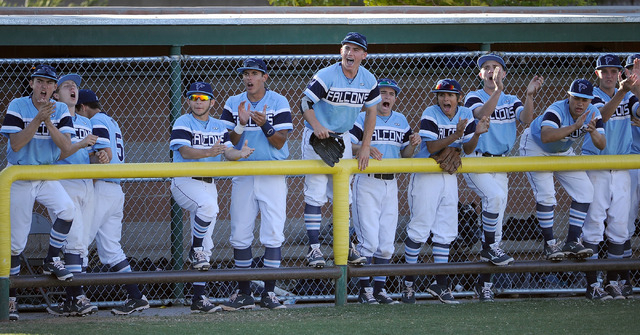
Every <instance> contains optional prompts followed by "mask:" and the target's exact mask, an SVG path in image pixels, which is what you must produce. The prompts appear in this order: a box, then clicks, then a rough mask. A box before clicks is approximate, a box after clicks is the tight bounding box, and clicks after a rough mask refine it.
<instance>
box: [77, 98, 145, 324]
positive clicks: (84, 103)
mask: <svg viewBox="0 0 640 335" xmlns="http://www.w3.org/2000/svg"><path fill="white" fill-rule="evenodd" d="M77 106H78V107H76V109H77V111H78V113H79V114H81V115H83V116H85V117H87V118H89V119H90V120H91V124H92V127H93V134H94V135H96V136H98V139H97V140H96V143H95V145H94V149H95V150H96V154H95V155H96V158H95V159H94V161H93V162H95V163H100V162H105V161H106V163H108V164H123V163H124V160H125V155H124V141H123V138H122V131H120V127H119V126H118V123H117V122H116V121H115V120H114V119H113V118H112V117H111V116H109V115H107V114H106V113H105V112H103V111H102V106H101V105H100V101H99V100H98V97H97V96H96V94H95V93H94V92H93V91H92V90H88V89H83V90H80V93H79V97H78V103H77ZM105 156H106V159H105ZM94 199H95V204H96V205H95V208H94V212H93V218H92V220H91V221H90V222H91V223H90V224H89V225H88V227H87V228H85V234H86V239H85V243H86V245H87V246H89V245H90V244H91V242H93V240H94V239H95V240H96V246H97V248H98V256H99V257H100V262H102V264H107V265H109V269H110V271H113V272H131V267H130V265H129V261H128V260H127V256H126V255H125V253H124V251H123V250H122V246H121V245H120V238H121V237H122V219H123V216H124V192H122V186H120V179H97V180H95V182H94ZM124 287H125V289H126V290H127V293H128V298H127V300H126V301H125V302H124V304H123V305H122V306H118V307H115V308H113V309H112V310H111V313H113V314H115V315H127V314H131V313H133V312H135V311H142V310H144V309H147V308H149V302H148V301H147V298H146V297H145V296H144V295H142V292H140V289H139V288H138V285H137V284H126V285H124Z"/></svg>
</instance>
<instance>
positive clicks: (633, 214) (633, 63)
mask: <svg viewBox="0 0 640 335" xmlns="http://www.w3.org/2000/svg"><path fill="white" fill-rule="evenodd" d="M624 66H625V68H624V75H625V77H629V76H631V75H632V74H635V75H636V78H640V54H631V55H629V56H628V57H627V61H626V63H625V65H624ZM631 93H633V95H634V96H635V97H636V98H637V97H639V96H640V84H638V81H636V85H633V87H632V88H631ZM631 120H632V125H633V126H632V127H631V135H632V138H633V141H632V143H631V153H632V154H640V116H638V113H637V111H636V112H634V113H632V117H631ZM639 173H640V170H638V169H634V170H630V171H629V175H630V179H631V182H630V185H631V200H630V201H629V202H630V204H631V205H630V208H629V223H628V239H627V241H625V243H624V256H623V258H631V255H632V250H631V237H633V235H634V234H635V231H636V218H637V217H638V203H639V202H640V184H639V183H640V178H638V174H639ZM624 280H625V283H624V284H623V285H622V294H623V295H624V296H625V297H631V296H632V295H633V291H632V286H631V276H629V277H628V278H625V279H624Z"/></svg>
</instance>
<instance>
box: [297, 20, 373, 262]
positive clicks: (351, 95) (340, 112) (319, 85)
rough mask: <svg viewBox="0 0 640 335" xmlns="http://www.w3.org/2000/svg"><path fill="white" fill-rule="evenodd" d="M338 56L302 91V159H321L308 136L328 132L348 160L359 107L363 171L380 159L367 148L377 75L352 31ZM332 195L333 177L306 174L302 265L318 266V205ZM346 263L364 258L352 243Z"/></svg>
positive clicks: (362, 42) (360, 37) (321, 259)
mask: <svg viewBox="0 0 640 335" xmlns="http://www.w3.org/2000/svg"><path fill="white" fill-rule="evenodd" d="M340 55H341V57H342V60H341V61H340V62H339V63H336V64H333V65H331V66H329V67H326V68H324V69H322V70H320V71H318V73H316V75H314V76H313V79H312V80H311V82H310V83H309V85H308V86H307V88H306V90H305V91H304V96H303V97H302V100H301V102H300V109H301V110H302V113H303V114H302V116H303V118H304V120H305V128H304V131H303V134H302V159H320V158H321V157H320V156H319V155H318V154H317V153H316V152H315V151H314V148H313V146H312V145H311V144H310V143H309V139H310V138H311V137H312V135H313V136H315V137H317V138H319V139H327V138H329V137H330V135H329V133H336V134H339V135H340V136H342V139H343V142H344V146H345V148H344V152H343V155H342V158H345V159H348V158H352V151H351V141H350V139H349V135H348V131H349V130H350V129H351V128H352V127H353V124H354V122H355V120H356V117H357V116H358V114H359V113H360V111H361V110H362V109H363V108H364V109H365V111H366V117H365V121H364V133H363V136H362V139H363V141H362V147H361V148H360V150H359V151H358V167H359V169H360V170H364V169H365V168H366V167H367V166H368V165H369V156H370V155H371V154H373V158H374V159H381V158H382V157H381V156H380V155H379V153H375V152H373V153H372V152H371V136H372V135H373V129H374V128H375V123H376V113H377V111H376V104H378V103H379V102H380V100H381V99H380V92H379V90H378V86H377V82H376V78H375V77H374V75H373V74H372V73H371V72H369V71H368V70H367V69H365V68H364V67H363V66H361V65H360V64H361V63H362V61H363V60H364V59H365V58H366V57H367V39H366V37H365V36H364V35H362V34H360V33H356V32H351V33H348V34H347V36H345V38H344V39H343V40H342V47H341V48H340ZM332 197H333V181H332V177H331V176H329V175H307V176H305V180H304V200H305V208H304V222H305V226H306V228H307V236H308V238H309V253H308V254H307V257H306V260H307V264H308V265H309V266H311V267H316V268H322V267H324V265H325V260H324V256H323V254H322V251H320V223H321V222H322V206H323V205H324V204H325V203H326V202H327V200H328V198H332ZM348 262H349V264H363V263H364V262H366V258H364V257H362V256H360V255H359V254H358V252H357V251H356V250H355V248H353V246H351V247H350V248H349V257H348Z"/></svg>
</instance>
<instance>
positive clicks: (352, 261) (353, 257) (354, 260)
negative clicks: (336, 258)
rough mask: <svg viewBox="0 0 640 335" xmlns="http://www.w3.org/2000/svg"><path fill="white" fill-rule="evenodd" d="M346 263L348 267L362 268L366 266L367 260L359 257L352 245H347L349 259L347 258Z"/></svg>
mask: <svg viewBox="0 0 640 335" xmlns="http://www.w3.org/2000/svg"><path fill="white" fill-rule="evenodd" d="M347 263H348V264H349V265H356V266H362V265H365V264H367V258H366V257H364V256H362V255H360V253H359V252H358V250H356V246H355V245H354V244H353V243H350V244H349V257H348V258H347Z"/></svg>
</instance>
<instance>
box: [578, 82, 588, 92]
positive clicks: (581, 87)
mask: <svg viewBox="0 0 640 335" xmlns="http://www.w3.org/2000/svg"><path fill="white" fill-rule="evenodd" d="M586 89H587V85H586V84H584V83H578V91H580V92H582V91H584V90H586Z"/></svg>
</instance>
